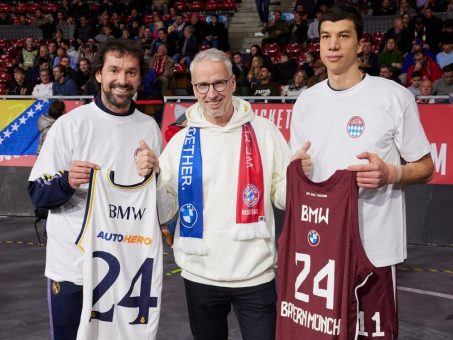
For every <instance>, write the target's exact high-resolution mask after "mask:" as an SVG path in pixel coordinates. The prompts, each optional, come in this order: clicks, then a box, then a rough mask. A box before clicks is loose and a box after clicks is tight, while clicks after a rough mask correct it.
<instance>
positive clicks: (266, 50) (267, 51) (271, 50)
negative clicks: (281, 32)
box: [261, 43, 280, 56]
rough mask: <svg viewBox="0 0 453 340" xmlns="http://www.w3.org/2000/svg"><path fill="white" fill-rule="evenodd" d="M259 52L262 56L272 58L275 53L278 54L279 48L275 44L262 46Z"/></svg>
mask: <svg viewBox="0 0 453 340" xmlns="http://www.w3.org/2000/svg"><path fill="white" fill-rule="evenodd" d="M261 50H262V52H263V54H264V55H267V56H272V55H274V54H276V53H277V52H280V46H278V44H276V43H271V44H265V45H263V47H262V49H261Z"/></svg>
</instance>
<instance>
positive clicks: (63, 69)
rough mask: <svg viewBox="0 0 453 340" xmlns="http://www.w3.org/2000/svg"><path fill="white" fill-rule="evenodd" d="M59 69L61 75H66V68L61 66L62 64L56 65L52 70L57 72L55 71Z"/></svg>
mask: <svg viewBox="0 0 453 340" xmlns="http://www.w3.org/2000/svg"><path fill="white" fill-rule="evenodd" d="M56 68H57V69H58V71H60V72H61V73H63V74H64V75H66V67H65V66H63V65H61V64H57V65H55V66H54V67H53V68H52V70H55V69H56Z"/></svg>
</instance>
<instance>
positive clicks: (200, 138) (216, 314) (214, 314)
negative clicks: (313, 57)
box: [136, 49, 290, 340]
mask: <svg viewBox="0 0 453 340" xmlns="http://www.w3.org/2000/svg"><path fill="white" fill-rule="evenodd" d="M190 71H191V76H192V85H193V90H194V94H195V96H196V97H197V99H198V103H196V104H194V105H193V106H191V107H190V108H188V109H187V111H186V116H187V122H188V124H187V125H188V127H187V128H185V129H184V130H182V132H180V133H178V134H176V135H175V136H174V137H173V138H172V139H171V140H170V142H169V143H168V144H167V146H166V148H165V150H164V152H163V153H162V156H161V157H160V159H159V164H160V169H161V172H160V175H159V180H158V190H159V191H158V198H159V199H160V204H159V217H160V221H161V222H163V223H165V222H166V221H168V220H170V219H171V218H172V217H173V216H174V215H175V214H177V213H178V226H177V228H176V234H175V241H174V246H173V248H174V253H175V259H176V263H177V264H178V266H180V267H181V268H182V277H183V278H184V284H185V289H186V299H187V306H188V312H189V319H190V326H191V330H192V333H193V336H194V338H195V339H197V340H200V339H206V340H208V339H209V340H212V339H216V340H222V339H225V340H226V339H227V338H228V324H227V315H228V312H229V311H230V308H231V304H233V307H234V309H235V312H236V316H237V318H238V321H239V326H240V329H241V333H242V338H243V339H244V340H248V339H260V340H266V339H274V333H275V318H276V306H275V304H276V291H275V280H274V278H275V273H274V269H275V264H276V259H277V258H276V251H275V223H274V214H273V210H272V203H274V205H275V206H276V207H278V208H280V209H284V208H285V199H286V198H285V195H286V167H287V165H288V163H289V160H290V150H289V148H288V145H287V143H286V141H285V139H284V138H283V136H282V135H281V134H280V132H279V131H278V129H277V127H276V126H275V125H274V124H273V123H272V122H271V121H269V120H267V119H265V118H262V117H259V116H256V115H255V113H254V112H253V110H252V108H251V106H250V104H249V103H248V102H246V101H244V100H242V99H240V98H236V97H233V92H234V91H235V89H236V81H235V78H234V75H233V72H232V65H231V61H230V59H229V58H228V56H227V55H226V54H225V53H224V52H222V51H219V50H217V49H209V50H205V51H203V52H201V53H199V54H198V55H197V56H196V57H195V59H194V60H193V61H192V63H191V66H190ZM147 152H148V150H143V151H141V152H140V153H139V154H138V157H137V161H136V163H137V167H138V172H139V174H141V175H142V176H144V175H147V174H148V170H147V168H148V165H147V158H148V155H147ZM149 157H151V155H149Z"/></svg>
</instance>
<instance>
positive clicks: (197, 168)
mask: <svg viewBox="0 0 453 340" xmlns="http://www.w3.org/2000/svg"><path fill="white" fill-rule="evenodd" d="M263 190H264V185H263V170H262V164H261V156H260V152H259V148H258V142H257V140H256V136H255V133H254V131H253V127H252V126H251V124H250V123H247V124H244V125H243V126H242V142H241V154H240V162H239V169H238V189H237V205H236V224H237V225H240V226H241V227H240V228H238V229H237V233H236V240H251V239H255V238H269V237H270V232H269V229H268V228H267V224H266V219H265V216H264V192H263ZM178 203H179V207H180V209H179V221H180V226H179V229H180V238H179V240H178V242H177V243H175V246H174V248H175V249H177V250H180V251H182V252H183V253H186V254H194V255H206V254H207V253H208V249H207V247H206V244H205V243H204V242H203V162H202V158H201V147H200V129H199V128H194V127H190V128H189V129H188V130H187V134H186V137H185V139H184V143H183V148H182V151H181V159H180V162H179V172H178Z"/></svg>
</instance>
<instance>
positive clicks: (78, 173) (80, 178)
mask: <svg viewBox="0 0 453 340" xmlns="http://www.w3.org/2000/svg"><path fill="white" fill-rule="evenodd" d="M100 168H101V167H100V166H99V165H97V164H95V163H91V162H84V161H72V162H71V167H70V168H69V176H68V181H69V185H70V186H71V188H73V189H78V188H79V187H80V186H81V185H82V184H86V183H89V182H90V172H91V169H96V170H99V169H100Z"/></svg>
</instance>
